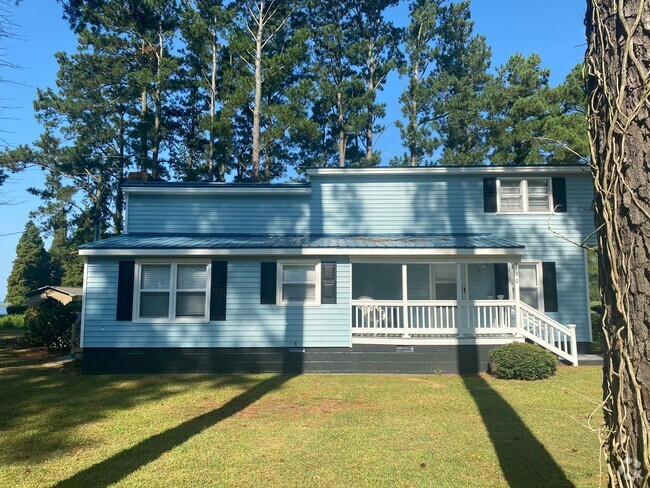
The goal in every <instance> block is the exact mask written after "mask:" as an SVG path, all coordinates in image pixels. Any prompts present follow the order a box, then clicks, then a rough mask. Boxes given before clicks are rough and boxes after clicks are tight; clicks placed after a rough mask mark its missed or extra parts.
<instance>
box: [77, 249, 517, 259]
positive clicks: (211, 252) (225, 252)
mask: <svg viewBox="0 0 650 488" xmlns="http://www.w3.org/2000/svg"><path fill="white" fill-rule="evenodd" d="M524 252H525V249H524V248H479V249H432V248H428V249H427V248H410V249H404V248H340V247H337V248H331V247H330V248H328V247H318V248H315V247H314V248H311V247H310V248H281V249H278V248H245V249H205V248H201V249H150V248H145V249H80V250H79V255H80V256H185V257H192V256H403V257H405V258H409V257H413V256H430V257H437V256H467V257H472V256H479V257H483V259H485V257H487V256H511V257H521V256H522V255H523V254H524ZM490 262H496V261H490Z"/></svg>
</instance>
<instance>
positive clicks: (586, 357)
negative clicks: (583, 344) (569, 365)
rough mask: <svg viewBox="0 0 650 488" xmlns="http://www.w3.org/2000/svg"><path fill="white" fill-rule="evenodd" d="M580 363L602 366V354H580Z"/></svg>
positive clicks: (581, 364)
mask: <svg viewBox="0 0 650 488" xmlns="http://www.w3.org/2000/svg"><path fill="white" fill-rule="evenodd" d="M578 364H579V365H580V366H602V365H603V355H602V354H578Z"/></svg>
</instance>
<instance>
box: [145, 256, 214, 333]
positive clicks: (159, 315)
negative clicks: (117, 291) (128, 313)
mask: <svg viewBox="0 0 650 488" xmlns="http://www.w3.org/2000/svg"><path fill="white" fill-rule="evenodd" d="M209 267H210V264H209V263H196V262H150V263H147V262H142V263H137V266H136V286H135V289H136V293H135V317H136V321H143V322H168V321H177V322H207V321H208V320H209V318H208V313H209V304H208V287H209V281H208V276H209Z"/></svg>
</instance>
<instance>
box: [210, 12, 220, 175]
mask: <svg viewBox="0 0 650 488" xmlns="http://www.w3.org/2000/svg"><path fill="white" fill-rule="evenodd" d="M214 22H215V24H216V19H214ZM216 103H217V33H216V32H215V33H214V35H213V38H212V71H211V73H210V141H209V142H208V181H210V182H212V181H214V124H215V120H214V119H215V111H216ZM217 179H219V180H220V175H218V176H217Z"/></svg>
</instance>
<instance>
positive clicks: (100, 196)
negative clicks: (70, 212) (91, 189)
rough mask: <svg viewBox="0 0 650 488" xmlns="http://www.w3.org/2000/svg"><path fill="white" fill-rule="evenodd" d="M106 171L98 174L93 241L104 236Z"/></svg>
mask: <svg viewBox="0 0 650 488" xmlns="http://www.w3.org/2000/svg"><path fill="white" fill-rule="evenodd" d="M104 198H105V197H104V173H103V172H101V171H100V172H99V174H98V175H97V188H96V190H95V198H94V200H95V202H94V209H93V210H94V211H93V241H98V240H100V239H101V238H102V221H103V218H102V217H103V213H104V212H103V203H104Z"/></svg>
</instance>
